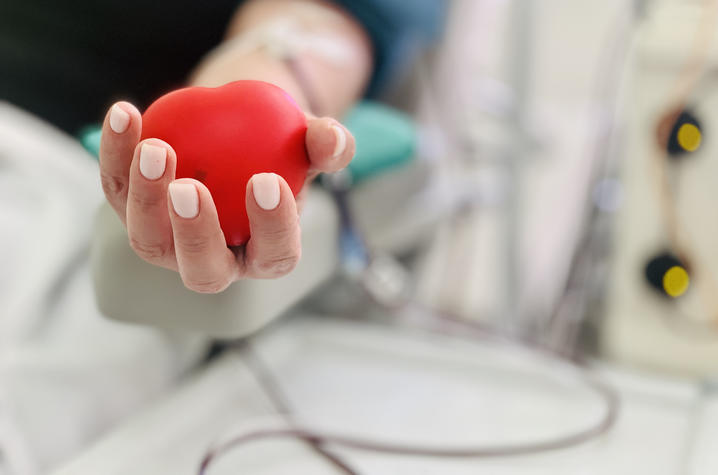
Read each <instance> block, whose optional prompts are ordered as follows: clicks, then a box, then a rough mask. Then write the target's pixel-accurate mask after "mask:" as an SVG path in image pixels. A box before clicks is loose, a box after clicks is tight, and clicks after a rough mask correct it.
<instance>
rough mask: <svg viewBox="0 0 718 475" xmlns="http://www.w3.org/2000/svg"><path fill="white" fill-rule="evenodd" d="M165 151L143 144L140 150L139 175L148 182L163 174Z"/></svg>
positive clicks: (165, 162) (155, 146)
mask: <svg viewBox="0 0 718 475" xmlns="http://www.w3.org/2000/svg"><path fill="white" fill-rule="evenodd" d="M166 164H167V149H166V148H164V147H161V146H158V145H152V144H148V143H143V144H142V147H141V148H140V173H142V176H143V177H145V178H147V179H148V180H156V179H158V178H159V177H161V176H162V175H163V174H164V173H165V165H166Z"/></svg>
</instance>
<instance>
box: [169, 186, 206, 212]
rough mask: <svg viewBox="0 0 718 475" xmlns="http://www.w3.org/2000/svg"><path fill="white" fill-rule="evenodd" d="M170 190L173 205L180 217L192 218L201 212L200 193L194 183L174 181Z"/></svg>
mask: <svg viewBox="0 0 718 475" xmlns="http://www.w3.org/2000/svg"><path fill="white" fill-rule="evenodd" d="M169 190H170V200H172V207H173V208H174V210H175V213H177V215H178V216H179V217H181V218H185V219H192V218H194V217H196V216H197V215H198V214H199V195H198V194H197V188H196V187H195V186H194V185H193V184H192V183H177V182H172V183H170V186H169Z"/></svg>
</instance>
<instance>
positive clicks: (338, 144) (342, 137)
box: [332, 125, 347, 158]
mask: <svg viewBox="0 0 718 475" xmlns="http://www.w3.org/2000/svg"><path fill="white" fill-rule="evenodd" d="M332 131H333V132H334V138H335V145H334V154H333V155H332V158H337V157H339V156H340V155H341V154H342V153H344V149H345V148H346V147H347V134H346V132H344V129H343V128H342V127H341V126H339V125H332Z"/></svg>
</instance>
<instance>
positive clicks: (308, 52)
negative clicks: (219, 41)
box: [190, 0, 372, 116]
mask: <svg viewBox="0 0 718 475" xmlns="http://www.w3.org/2000/svg"><path fill="white" fill-rule="evenodd" d="M280 22H283V23H285V24H287V25H289V28H291V29H292V31H293V32H297V33H298V36H299V38H298V43H299V42H304V43H308V42H312V41H314V42H317V41H322V42H325V43H328V44H330V46H332V47H333V50H332V51H331V53H332V54H327V53H326V51H322V50H321V48H313V47H311V46H310V47H305V48H293V51H292V53H291V62H292V63H293V64H294V67H290V62H289V61H287V59H286V58H283V57H281V55H277V54H276V52H272V51H270V50H269V49H268V48H267V47H266V45H263V44H261V42H259V44H258V45H253V43H252V40H251V39H250V37H256V33H257V31H266V28H267V25H275V26H276V25H277V24H278V23H280ZM245 38H246V39H247V41H244V39H245ZM254 46H256V47H254ZM337 52H340V53H341V54H340V56H339V57H337V54H336V53H337ZM371 68H372V61H371V45H370V42H369V39H368V37H367V35H366V33H365V32H364V30H363V29H362V27H361V26H360V25H359V24H358V23H357V22H356V21H355V20H354V19H353V18H352V17H351V16H349V15H348V14H346V13H345V12H343V11H341V10H339V9H337V8H335V7H334V6H332V5H331V4H327V3H324V2H320V1H316V0H301V1H299V0H251V1H249V2H246V3H245V4H244V5H243V6H242V7H241V8H239V9H238V11H237V12H236V14H235V15H234V17H233V18H232V20H231V22H230V26H229V28H228V30H227V37H226V40H225V43H224V44H223V45H221V46H220V47H219V48H217V49H216V50H215V51H214V52H213V53H211V54H209V55H208V56H207V58H205V60H204V61H202V62H201V63H200V64H199V66H198V67H197V69H196V70H195V72H194V74H193V75H192V77H191V80H190V82H191V83H192V84H193V85H199V86H218V85H221V84H224V83H227V82H230V81H234V80H237V79H260V80H264V81H268V82H272V83H274V84H277V85H278V86H280V87H282V88H283V89H285V90H286V91H287V92H288V93H289V94H290V95H292V97H294V98H295V100H297V102H298V103H299V104H300V106H301V107H302V108H303V109H304V110H305V111H308V112H313V113H316V114H320V115H330V116H340V115H341V114H342V113H343V112H344V111H345V110H346V109H347V108H348V107H349V106H350V105H351V104H352V103H353V102H354V101H356V100H357V98H358V97H359V96H360V94H361V93H362V91H363V90H364V87H365V85H366V82H367V80H368V78H369V75H370V73H371ZM298 73H299V74H300V75H301V78H300V77H298ZM312 103H313V104H312ZM310 106H311V107H310ZM312 107H313V108H314V109H318V110H311V108H312Z"/></svg>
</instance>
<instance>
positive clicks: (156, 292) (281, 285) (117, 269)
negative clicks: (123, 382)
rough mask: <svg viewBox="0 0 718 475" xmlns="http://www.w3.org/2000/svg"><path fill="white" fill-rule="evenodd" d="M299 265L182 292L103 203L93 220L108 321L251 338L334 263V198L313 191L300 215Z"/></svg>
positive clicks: (101, 302) (96, 269) (98, 287)
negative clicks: (214, 289)
mask: <svg viewBox="0 0 718 475" xmlns="http://www.w3.org/2000/svg"><path fill="white" fill-rule="evenodd" d="M300 221H301V226H302V235H303V239H302V259H301V260H300V262H299V264H298V265H297V267H296V268H295V269H294V270H293V271H292V272H291V273H290V274H289V275H287V276H285V277H282V278H280V279H274V280H244V281H239V282H236V283H234V284H233V285H231V286H230V287H229V288H228V289H227V290H225V291H224V292H222V293H220V294H214V295H208V294H198V293H195V292H192V291H190V290H187V289H186V288H185V287H184V285H183V284H182V280H181V279H180V277H179V274H177V273H176V272H173V271H170V270H167V269H162V268H159V267H156V266H153V265H150V264H148V263H146V262H144V261H143V260H142V259H140V258H139V257H137V256H136V255H135V253H134V252H133V251H132V249H131V248H130V246H129V244H128V241H127V234H126V232H125V229H124V228H123V226H122V223H121V222H120V220H119V219H118V218H117V216H116V215H115V213H114V212H113V211H112V209H110V207H109V206H108V205H107V204H105V205H103V206H102V207H101V208H100V210H99V212H98V214H97V217H96V220H95V232H94V236H93V246H92V274H93V281H94V285H95V295H96V299H97V304H98V306H99V308H100V311H101V312H102V313H103V314H104V315H106V316H108V317H110V318H113V319H117V320H122V321H126V322H136V323H142V324H148V325H155V326H159V327H164V328H178V329H179V328H181V329H183V330H193V331H198V332H200V333H203V334H206V335H209V336H213V337H218V338H236V337H241V336H244V335H247V334H249V333H252V332H254V331H256V330H258V329H259V328H261V327H262V326H264V325H265V324H267V323H268V322H269V321H271V320H272V319H274V318H276V317H277V316H279V315H281V314H282V313H283V312H284V311H286V310H287V309H289V307H291V306H292V305H293V304H295V303H296V302H298V301H299V300H300V299H301V298H302V297H304V296H306V295H307V294H308V293H309V292H311V290H313V289H314V288H316V287H318V286H319V285H320V284H321V283H322V282H324V281H325V280H326V279H328V278H329V277H330V276H331V275H332V274H333V273H334V271H335V269H336V267H337V263H338V252H339V251H338V248H337V242H338V237H337V235H338V230H339V219H338V214H337V210H336V207H335V205H334V203H333V201H332V199H331V197H330V196H329V195H328V194H327V193H326V192H324V191H322V190H319V189H312V190H311V192H310V193H309V194H308V196H307V202H306V204H305V208H304V211H303V213H302V217H301V219H300Z"/></svg>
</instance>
